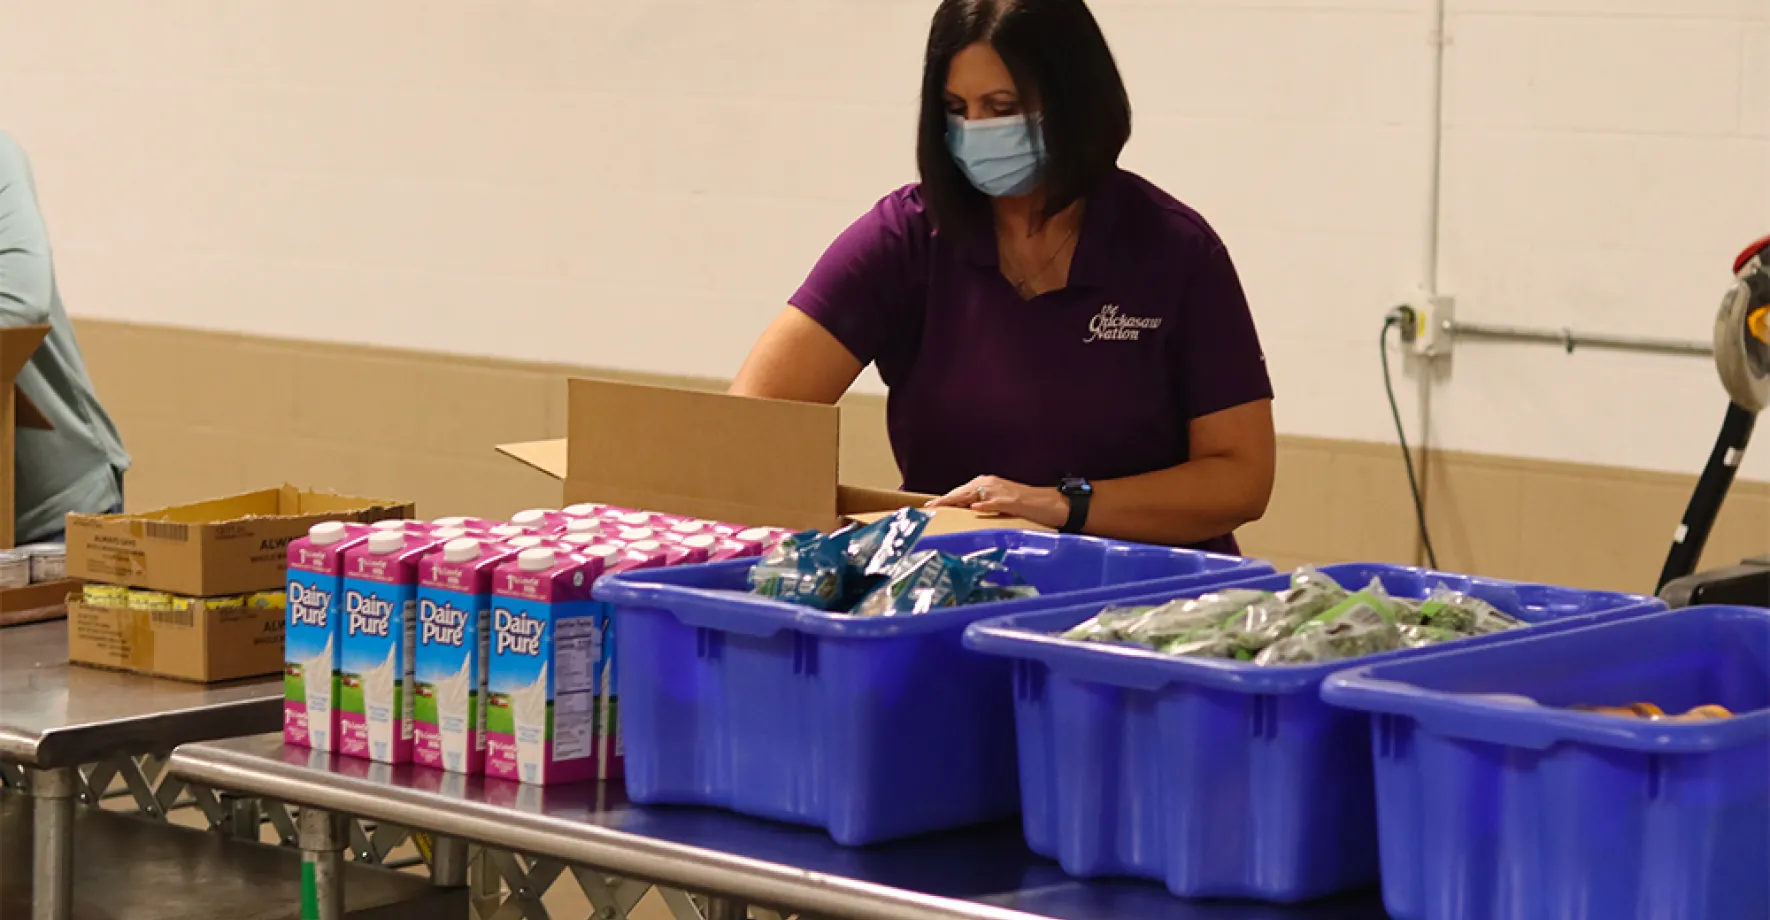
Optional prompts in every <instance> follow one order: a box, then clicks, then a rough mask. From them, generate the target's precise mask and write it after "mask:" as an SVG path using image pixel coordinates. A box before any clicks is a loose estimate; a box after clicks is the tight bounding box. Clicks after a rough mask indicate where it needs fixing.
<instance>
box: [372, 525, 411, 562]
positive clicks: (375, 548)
mask: <svg viewBox="0 0 1770 920" xmlns="http://www.w3.org/2000/svg"><path fill="white" fill-rule="evenodd" d="M405 548H406V534H405V532H404V531H399V532H395V531H391V530H377V531H375V532H374V533H372V534H369V552H371V553H374V554H375V555H377V556H386V555H389V554H391V553H397V552H399V551H400V550H402V549H405Z"/></svg>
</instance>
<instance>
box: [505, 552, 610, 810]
mask: <svg viewBox="0 0 1770 920" xmlns="http://www.w3.org/2000/svg"><path fill="white" fill-rule="evenodd" d="M529 555H532V556H533V557H534V558H536V559H540V560H548V561H547V563H546V564H547V565H548V567H547V568H545V569H544V570H539V571H531V570H530V568H529V567H527V566H525V565H524V563H523V562H522V561H521V560H522V559H523V558H524V556H529ZM549 557H550V553H549V551H548V550H547V549H545V548H543V549H535V550H530V551H528V552H527V553H525V554H523V555H519V556H518V557H517V560H518V561H507V562H504V563H503V564H501V565H499V566H498V567H497V568H496V569H495V570H494V574H493V578H492V593H493V598H492V632H491V640H490V641H491V650H490V654H489V655H488V662H489V665H488V670H489V676H488V681H487V689H488V695H489V696H490V699H491V703H490V706H489V708H488V712H487V723H486V764H485V770H486V775H488V776H493V777H499V778H503V779H515V780H520V781H521V782H524V783H532V784H536V785H547V784H551V783H561V782H573V781H577V780H584V779H589V778H591V777H594V776H596V775H597V773H598V763H597V758H596V753H597V751H596V744H595V741H596V737H597V724H596V722H597V715H598V708H599V707H598V690H599V689H600V687H601V686H602V684H603V683H604V681H605V675H607V673H608V667H609V663H610V661H611V660H612V659H611V654H612V648H613V646H612V643H609V642H607V632H608V627H609V622H608V620H609V617H608V610H607V607H606V606H605V605H602V604H598V603H597V602H595V601H594V600H593V599H592V598H591V596H590V586H591V585H592V584H593V583H594V582H595V581H596V577H597V576H598V575H600V574H601V572H602V565H603V564H602V560H601V559H600V558H598V557H584V556H576V555H569V554H566V553H564V552H559V553H557V555H551V558H549Z"/></svg>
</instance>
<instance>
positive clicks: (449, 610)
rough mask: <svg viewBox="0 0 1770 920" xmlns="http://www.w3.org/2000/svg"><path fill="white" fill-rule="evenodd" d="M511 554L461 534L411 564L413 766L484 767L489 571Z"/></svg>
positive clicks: (461, 770)
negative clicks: (414, 572)
mask: <svg viewBox="0 0 1770 920" xmlns="http://www.w3.org/2000/svg"><path fill="white" fill-rule="evenodd" d="M516 552H517V551H516V550H514V549H511V548H509V547H507V546H502V545H499V544H496V543H490V542H485V541H481V540H477V539H474V538H471V537H463V538H461V539H456V540H451V541H449V542H448V543H446V544H444V545H443V547H442V551H441V552H432V553H429V554H427V555H425V556H424V558H423V559H422V560H420V561H419V563H418V643H417V648H416V652H415V657H416V662H417V663H416V666H415V668H414V676H415V677H416V679H417V703H416V706H415V710H414V715H415V719H416V725H415V726H414V728H413V741H414V745H413V748H412V760H413V761H415V762H417V763H419V764H422V765H424V766H427V767H439V768H441V769H444V770H448V771H450V772H454V773H480V772H483V771H484V770H485V749H486V735H485V732H486V703H487V700H488V699H489V696H488V694H487V693H486V677H487V669H486V657H487V655H488V653H489V652H490V649H491V643H490V638H491V632H492V609H491V608H492V574H493V572H494V571H495V570H496V569H497V567H498V566H499V565H500V564H502V563H504V562H507V561H509V559H510V558H511V557H512V556H514V555H515V554H516Z"/></svg>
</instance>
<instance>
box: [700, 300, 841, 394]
mask: <svg viewBox="0 0 1770 920" xmlns="http://www.w3.org/2000/svg"><path fill="white" fill-rule="evenodd" d="M860 371H861V363H860V359H859V358H856V357H855V356H854V355H853V354H851V353H849V351H848V349H847V347H846V346H844V345H843V344H842V343H841V342H840V341H838V340H837V338H836V337H835V336H834V335H831V334H830V331H829V330H828V329H825V328H824V327H823V326H822V325H820V324H819V323H818V322H817V320H814V319H812V318H811V317H809V316H807V315H805V313H804V312H803V311H801V310H800V309H799V308H798V307H788V308H786V309H785V310H783V311H781V314H780V315H779V316H777V317H775V320H774V322H773V323H771V324H769V326H768V330H767V331H765V332H763V333H762V338H760V339H758V340H757V342H756V345H755V347H754V348H752V349H751V350H750V356H749V357H748V358H746V359H744V366H743V367H742V368H741V369H740V370H739V371H738V374H737V379H735V380H733V381H732V384H731V392H732V393H733V394H734V395H737V396H758V397H762V398H764V399H792V400H798V401H800V402H815V403H826V404H828V403H834V402H835V401H836V400H838V399H841V398H842V394H843V393H846V392H848V388H849V386H851V385H853V383H854V378H856V377H858V376H860Z"/></svg>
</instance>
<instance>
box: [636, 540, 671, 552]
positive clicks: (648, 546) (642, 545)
mask: <svg viewBox="0 0 1770 920" xmlns="http://www.w3.org/2000/svg"><path fill="white" fill-rule="evenodd" d="M627 548H628V549H630V550H635V551H638V552H641V553H655V552H657V551H658V550H661V549H663V548H664V544H662V543H659V542H658V541H656V540H640V541H639V542H638V543H629V544H627Z"/></svg>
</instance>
